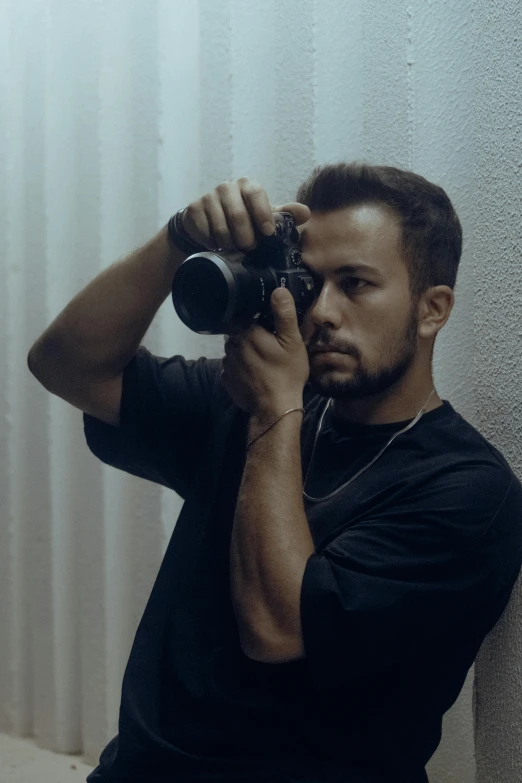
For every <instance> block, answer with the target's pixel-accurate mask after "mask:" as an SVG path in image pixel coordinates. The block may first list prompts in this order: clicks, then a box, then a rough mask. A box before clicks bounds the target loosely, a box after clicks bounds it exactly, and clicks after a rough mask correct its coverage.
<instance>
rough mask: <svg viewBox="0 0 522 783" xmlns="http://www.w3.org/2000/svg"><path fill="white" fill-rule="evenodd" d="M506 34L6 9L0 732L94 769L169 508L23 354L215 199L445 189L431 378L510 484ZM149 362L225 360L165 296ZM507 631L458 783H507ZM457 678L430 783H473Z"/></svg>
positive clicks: (512, 681) (464, 701) (400, 5)
mask: <svg viewBox="0 0 522 783" xmlns="http://www.w3.org/2000/svg"><path fill="white" fill-rule="evenodd" d="M520 23H521V9H520V4H519V0H502V1H498V0H497V1H496V2H491V1H490V0H476V2H473V3H472V2H471V0H462V2H459V3H458V4H457V3H455V2H450V1H449V0H438V1H437V0H430V1H428V2H426V0H415V2H406V0H387V2H386V3H383V2H379V0H366V2H363V0H349V1H348V2H347V1H346V0H322V1H321V0H286V1H285V2H284V3H281V2H276V1H275V0H248V2H246V0H244V1H243V0H221V2H219V3H217V2H214V0H200V1H199V2H197V0H194V2H186V1H184V0H175V1H170V0H132V1H131V0H110V2H109V0H98V2H97V3H87V2H83V1H82V0H70V2H69V3H67V4H59V3H47V2H45V1H44V0H25V2H23V3H20V2H15V0H3V2H0V64H1V66H2V67H0V117H1V118H2V122H0V172H1V176H0V271H1V275H2V280H3V281H4V285H2V286H0V329H1V333H2V334H3V335H4V336H5V339H4V340H2V341H0V366H1V367H3V368H5V372H4V373H2V374H1V375H0V404H1V416H0V628H1V629H2V633H1V634H0V730H2V731H5V732H10V733H14V734H19V735H21V736H24V735H34V736H35V737H36V738H37V740H38V742H40V743H41V744H42V745H44V746H46V747H49V748H52V749H55V750H58V751H61V752H68V753H82V754H84V755H85V758H86V759H87V760H88V761H89V762H90V763H92V764H93V765H94V764H96V763H97V759H98V755H99V753H100V751H101V749H102V748H103V747H104V745H105V744H106V742H107V741H108V740H109V739H110V738H111V737H112V736H113V735H114V734H115V733H116V732H117V716H118V707H119V698H120V692H121V680H122V676H123V671H124V667H125V665H126V662H127V658H128V654H129V651H130V647H131V644H132V641H133V638H134V633H135V631H136V628H137V625H138V622H139V619H140V617H141V614H142V611H143V608H144V606H145V603H146V601H147V598H148V595H149V593H150V590H151V588H152V585H153V582H154V580H155V577H156V574H157V571H158V568H159V564H160V562H161V558H162V555H163V552H164V551H165V548H166V545H167V542H168V540H169V538H170V535H171V533H172V529H173V527H174V524H175V521H176V518H177V515H178V513H179V508H180V500H179V498H178V497H177V496H176V495H175V494H174V493H172V492H167V491H166V490H164V489H162V488H159V487H157V486H154V485H152V484H150V483H148V482H145V481H142V480H141V479H137V478H133V477H130V476H126V475H124V474H122V473H119V472H117V471H115V470H113V469H111V468H108V467H106V466H104V465H102V464H101V463H100V462H99V461H98V460H96V458H95V457H94V456H93V455H92V454H90V452H88V450H87V448H86V445H85V443H84V440H83V430H82V420H81V412H80V411H77V410H76V409H74V408H71V406H69V405H67V404H66V403H64V402H63V401H62V400H60V399H58V398H56V397H52V396H51V395H49V394H48V393H47V392H46V391H45V389H43V388H42V387H41V386H40V385H39V384H38V383H37V382H36V381H35V380H34V379H32V378H31V376H29V373H28V370H27V366H26V356H27V352H28V350H29V347H30V346H31V344H32V343H33V342H34V340H35V339H36V338H37V337H38V336H39V335H40V334H41V332H42V331H43V330H44V328H45V327H46V326H47V325H48V324H49V323H50V322H51V320H53V319H54V317H55V316H56V315H57V314H58V313H59V312H60V311H61V310H62V309H63V307H64V306H65V305H66V304H67V302H68V301H70V299H71V298H72V297H73V296H74V294H75V293H76V292H78V291H79V290H80V289H81V288H83V287H84V286H85V285H86V284H87V283H88V282H89V281H90V280H91V279H92V278H93V277H94V276H95V275H96V274H97V272H98V271H99V270H100V269H102V268H105V267H107V266H108V265H109V264H110V263H112V262H113V261H114V260H116V259H117V258H121V257H123V256H124V255H125V254H127V253H128V252H129V251H130V250H132V249H133V248H135V247H136V246H137V245H139V244H141V243H143V242H145V241H146V240H147V239H148V238H149V237H150V236H152V235H153V233H155V232H156V231H157V230H158V229H159V228H160V227H161V226H162V225H164V223H165V222H166V221H167V219H168V218H169V217H170V215H171V214H173V212H174V211H176V210H177V209H178V208H179V207H181V206H183V205H184V204H187V203H189V202H190V201H191V200H193V199H195V198H197V197H199V196H200V195H202V194H203V193H204V192H206V191H208V190H210V189H212V188H214V187H215V186H216V185H217V184H218V183H219V182H221V181H224V180H227V179H236V178H238V177H240V176H244V175H246V176H251V177H253V178H256V179H258V180H260V181H261V183H263V185H264V187H265V189H266V190H267V192H268V194H269V197H270V200H271V202H272V203H274V204H275V203H281V201H286V200H289V199H293V197H294V194H295V190H296V188H297V186H298V184H299V183H300V182H301V180H302V179H303V178H304V177H305V176H307V175H308V174H309V172H310V170H311V168H312V167H313V166H314V165H316V164H318V163H326V162H330V161H335V160H341V159H353V158H364V159H366V160H368V161H370V162H372V163H389V164H392V165H398V166H402V167H407V168H411V169H413V170H414V171H416V172H418V173H420V174H422V175H424V176H426V177H428V178H429V179H432V180H433V181H435V182H437V183H438V184H440V185H442V186H443V187H444V188H445V189H446V191H447V192H448V194H449V196H450V198H451V199H452V200H453V202H454V205H455V207H456V209H457V212H458V214H459V216H460V218H461V221H462V224H463V228H464V235H465V241H464V253H463V257H462V261H461V266H460V270H459V276H458V280H457V286H456V289H455V295H456V299H455V306H454V309H453V312H452V315H451V318H450V320H449V322H448V324H447V325H446V326H445V328H444V329H443V330H442V332H441V334H440V336H439V337H438V340H437V343H436V349H435V356H434V372H435V381H436V384H437V388H438V391H439V394H440V396H441V397H443V398H445V399H449V400H450V401H451V402H452V404H453V406H454V407H455V408H456V409H457V410H459V412H460V413H462V415H463V416H464V417H465V418H466V419H468V420H469V421H470V422H471V423H472V424H474V425H475V426H477V427H478V428H479V429H481V430H482V431H483V432H484V434H485V435H486V436H487V437H488V438H489V439H490V440H491V441H492V442H493V443H494V444H495V445H497V446H498V448H500V449H501V451H502V452H503V453H504V454H505V456H506V457H507V458H508V460H509V461H510V462H511V464H512V466H513V468H514V469H518V471H519V472H522V464H521V463H522V455H521V452H520V446H519V443H520V429H521V424H520V421H521V417H520V404H519V400H520V397H521V379H520V369H519V368H520V364H521V363H520V353H521V352H520V348H519V345H520V337H521V336H522V332H521V330H520V326H519V322H520V318H519V316H518V309H517V306H518V305H519V302H520V301H521V298H520V287H521V284H520V214H521V209H520V207H521V204H520V193H521V190H520V171H521V167H522V158H521V155H520V113H521V112H520V95H521V90H520V87H521V84H520V81H521V80H520V55H519V50H520V42H519V40H517V36H519V34H520V29H521V24H520ZM144 343H145V344H146V345H147V346H148V347H149V348H150V349H151V350H153V351H154V352H156V353H158V354H161V355H164V356H168V355H172V354H174V353H182V354H184V355H186V356H187V357H189V358H191V357H198V356H201V355H207V356H220V355H222V338H221V337H219V336H216V337H202V336H200V335H195V334H194V333H192V332H190V330H188V329H187V328H186V327H185V326H184V325H183V324H181V322H180V321H179V320H178V319H177V317H176V315H175V313H174V311H173V308H172V304H171V302H170V301H169V300H167V301H166V302H165V303H164V305H163V306H162V308H160V312H159V313H158V316H157V318H156V319H155V320H154V322H153V324H152V326H151V328H150V330H149V332H148V333H147V336H146V338H145V340H144ZM520 619H521V618H520V611H519V609H518V605H516V604H514V605H513V606H512V607H510V613H509V614H506V616H505V617H504V618H503V622H502V624H499V627H498V628H497V629H495V633H494V634H492V635H491V638H489V639H488V640H487V643H486V644H485V645H484V647H483V651H481V657H480V658H479V659H478V660H477V664H476V668H477V672H478V673H479V676H478V677H477V682H476V690H475V696H476V728H477V736H478V744H479V746H478V751H477V770H476V773H477V776H476V783H497V782H498V783H513V782H514V781H515V780H518V779H522V762H521V759H520V755H519V754H520V746H521V743H520V742H519V733H520V731H519V729H520V726H521V725H522V715H521V714H520V704H522V698H521V696H522V694H520V691H519V689H520V659H519V658H518V657H517V654H518V647H519V646H520V645H518V646H517V644H516V630H517V628H518V629H520V626H521V622H520ZM517 621H518V622H517ZM517 667H518V669H517ZM473 674H474V668H472V669H471V670H470V674H469V677H468V681H467V683H466V685H465V687H464V689H463V692H462V694H461V696H460V697H459V699H458V701H457V702H456V704H455V705H454V707H453V708H452V709H451V710H450V711H449V712H448V713H447V715H446V716H445V719H444V726H443V729H444V731H443V738H442V742H441V745H440V747H439V749H438V751H437V752H436V754H435V755H434V757H433V759H432V760H431V761H430V764H429V766H428V772H429V775H430V783H457V782H458V783H474V781H475V759H474V751H473V721H472V704H471V696H472V683H473ZM517 674H518V677H517ZM497 727H498V734H497V733H496V731H497Z"/></svg>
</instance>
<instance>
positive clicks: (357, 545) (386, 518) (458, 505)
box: [301, 470, 522, 689]
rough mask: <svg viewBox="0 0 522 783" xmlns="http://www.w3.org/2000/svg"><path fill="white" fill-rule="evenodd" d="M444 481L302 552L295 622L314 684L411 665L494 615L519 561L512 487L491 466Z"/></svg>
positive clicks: (520, 532) (463, 639)
mask: <svg viewBox="0 0 522 783" xmlns="http://www.w3.org/2000/svg"><path fill="white" fill-rule="evenodd" d="M451 482H452V486H451V487H449V486H447V485H446V487H445V489H446V493H444V489H443V487H441V486H440V485H437V483H436V482H434V486H433V487H432V488H431V490H430V491H428V490H426V491H425V493H424V494H423V496H422V499H421V498H418V499H417V500H418V501H420V500H421V503H419V502H415V499H414V498H412V499H411V501H410V502H409V503H408V502H404V503H403V504H402V505H401V504H398V505H397V507H396V508H395V509H391V508H388V511H387V512H384V511H383V512H382V514H378V515H376V516H374V517H372V518H367V519H360V520H358V521H357V523H356V524H354V525H353V526H351V527H348V528H347V529H345V530H344V531H343V532H342V533H341V534H340V535H339V536H338V537H336V538H335V539H334V540H333V541H331V542H330V543H329V544H328V545H327V546H326V547H325V548H324V549H323V550H322V551H320V552H315V553H313V554H312V555H311V556H310V557H309V559H308V561H307V564H306V568H305V572H304V576H303V582H302V589H301V623H302V632H303V642H304V647H305V651H306V658H305V660H306V662H307V666H308V667H309V670H310V674H311V677H312V680H313V682H314V684H315V685H316V686H317V687H320V688H326V689H329V688H336V687H339V686H340V685H342V684H343V683H349V682H350V681H352V682H355V681H360V680H362V679H364V678H366V677H368V678H371V677H373V676H376V675H378V674H383V673H385V672H386V671H387V670H389V669H391V668H392V667H394V666H397V665H399V664H407V663H408V662H409V661H411V662H414V661H416V662H417V664H418V662H419V660H422V656H423V655H424V656H425V655H426V654H427V652H428V651H431V653H433V650H434V649H435V648H436V646H437V645H443V647H442V649H446V648H447V645H448V644H449V645H458V644H462V645H466V644H469V640H470V639H472V638H473V641H475V639H476V638H477V636H478V637H480V636H482V637H484V636H485V635H486V633H487V632H488V631H489V630H490V629H491V627H492V626H493V625H494V623H495V622H496V620H498V618H499V616H500V614H501V612H502V610H503V608H504V607H505V605H506V603H507V600H508V598H509V595H510V593H511V590H512V588H513V586H514V584H515V582H516V578H517V575H518V573H519V572H520V566H521V562H522V492H521V485H520V483H519V482H518V481H517V480H516V478H513V480H512V481H511V482H510V480H509V476H506V475H505V474H503V473H502V472H501V471H500V470H499V471H496V470H493V471H492V472H491V474H490V475H489V477H487V478H485V479H483V480H482V481H481V478H480V475H478V476H477V475H476V474H475V476H474V478H471V477H470V476H469V475H467V474H466V473H465V472H463V474H462V476H461V477H460V478H455V476H452V478H451Z"/></svg>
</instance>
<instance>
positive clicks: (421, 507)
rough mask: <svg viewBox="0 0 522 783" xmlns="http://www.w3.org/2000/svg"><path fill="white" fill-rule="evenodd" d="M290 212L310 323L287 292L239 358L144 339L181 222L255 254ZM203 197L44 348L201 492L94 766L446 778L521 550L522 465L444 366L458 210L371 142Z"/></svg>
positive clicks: (92, 288)
mask: <svg viewBox="0 0 522 783" xmlns="http://www.w3.org/2000/svg"><path fill="white" fill-rule="evenodd" d="M277 211H290V212H292V214H293V216H294V218H295V221H296V224H297V225H298V226H299V232H300V245H301V250H302V255H303V262H304V264H305V265H306V266H307V267H308V269H309V271H310V274H311V275H312V276H313V278H314V282H315V286H316V288H314V293H315V297H314V301H313V303H312V304H311V306H310V307H309V309H308V310H307V312H306V314H305V316H304V319H303V321H302V323H301V325H300V326H298V322H297V317H296V310H295V305H294V303H293V298H292V296H291V295H290V294H289V292H288V291H283V290H281V289H278V290H276V291H274V292H273V293H272V297H271V307H272V311H273V316H274V324H275V330H274V332H273V333H271V332H269V331H268V330H266V329H263V328H262V327H261V326H258V325H254V326H251V327H249V328H246V329H244V330H242V331H240V332H236V333H235V334H233V335H231V336H229V337H228V339H227V341H226V347H225V354H226V355H225V357H224V359H223V360H214V359H206V358H204V357H201V358H199V359H197V360H186V359H184V358H183V357H181V356H179V355H176V356H172V357H170V358H161V357H155V356H152V355H151V354H150V352H149V351H148V350H147V349H146V348H145V347H144V346H140V341H141V339H142V338H143V335H144V333H145V331H146V329H147V328H148V326H149V325H150V322H151V321H152V318H153V317H154V314H155V312H156V311H157V309H158V307H159V306H160V304H161V303H162V302H163V301H164V299H165V298H166V296H167V295H168V294H169V293H170V287H171V284H172V274H173V270H174V271H175V270H176V269H177V268H178V267H179V265H180V263H181V262H182V260H183V259H184V257H186V255H187V253H183V252H182V251H181V250H177V249H176V239H179V236H180V235H182V234H185V236H189V237H190V238H191V239H192V240H193V241H195V242H197V243H200V244H202V245H204V246H205V247H209V248H210V247H212V248H217V247H219V248H222V249H226V248H229V249H238V248H239V249H242V250H244V251H248V250H249V249H252V248H253V247H254V246H255V243H256V237H255V232H254V227H257V228H258V229H259V230H263V225H264V223H265V222H266V221H268V223H269V226H268V228H267V229H266V233H267V234H269V233H273V230H274V223H273V212H277ZM182 217H183V220H182V228H181V234H176V232H171V234H170V238H171V240H172V242H171V244H170V246H169V240H168V236H169V234H168V232H167V230H166V228H165V229H164V230H163V231H162V232H160V234H159V235H158V236H157V237H155V238H154V239H153V240H151V242H150V243H148V244H147V245H146V246H145V247H144V248H140V249H139V250H138V251H135V253H134V254H131V256H130V257H129V258H128V259H126V260H124V261H123V262H119V263H118V264H116V265H113V267H111V268H109V269H108V270H106V271H104V272H102V273H101V274H100V275H98V277H97V278H95V280H94V281H92V282H91V283H90V284H89V285H88V286H87V287H86V288H85V289H84V291H82V292H80V294H79V295H78V296H77V297H76V298H75V299H74V300H73V301H72V302H71V303H70V304H69V305H68V307H67V308H65V310H64V311H63V312H62V313H61V314H60V315H59V316H58V318H57V319H56V320H55V322H53V324H51V326H50V327H49V328H48V330H47V332H45V333H44V334H43V335H42V337H41V338H40V340H39V341H37V343H36V344H35V346H34V347H33V349H32V352H31V354H30V357H29V363H30V365H31V368H32V370H33V372H35V374H36V375H37V377H38V378H39V379H40V380H41V382H42V383H44V385H46V388H48V389H49V390H50V391H52V392H53V393H55V394H58V395H59V396H61V397H63V398H64V399H68V400H69V402H71V404H73V405H76V406H77V407H79V408H80V409H81V410H83V411H84V412H85V416H84V422H85V434H86V437H87V442H88V444H89V447H90V448H91V450H92V451H93V453H94V454H95V455H97V456H98V457H99V458H100V459H101V460H103V461H104V462H105V463H107V464H109V465H113V466H115V467H117V468H120V469H122V470H125V471H127V472H129V473H132V474H133V475H136V476H140V477H142V478H145V479H148V480H151V481H154V482H157V483H159V484H162V485H164V486H167V487H169V488H171V489H174V490H175V491H176V492H177V493H178V494H179V495H181V497H182V498H184V500H185V504H184V506H183V508H182V511H181V514H180V517H179V519H178V521H177V524H176V527H175V530H174V533H173V536H172V538H171V541H170V543H169V546H168V548H167V551H166V553H165V557H164V559H163V563H162V565H161V568H160V571H159V574H158V577H157V579H156V582H155V584H154V588H153V590H152V593H151V596H150V598H149V601H148V603H147V607H146V609H145V612H144V615H143V618H142V620H141V622H140V625H139V627H138V630H137V633H136V638H135V641H134V645H133V647H132V651H131V654H130V658H129V662H128V665H127V669H126V671H125V676H124V680H123V687H122V702H121V709H120V721H119V734H118V735H117V736H116V737H115V738H114V739H113V740H111V742H110V743H109V744H108V746H107V747H106V748H105V750H104V751H103V753H102V755H101V757H100V765H99V766H98V767H97V768H96V770H94V772H93V773H92V774H91V775H90V776H89V778H88V783H101V782H102V781H103V782H104V783H116V781H118V782H119V781H136V783H160V782H161V783H163V782H164V781H165V782H166V781H175V780H179V781H203V780H205V781H206V780H215V781H233V780H236V781H244V782H245V783H246V782H247V781H253V780H259V781H266V783H268V781H282V782H283V781H285V782H288V783H289V782H290V781H296V782H297V781H300V782H301V781H302V782H303V783H304V781H307V782H309V783H312V781H313V782H314V783H327V781H328V782H329V781H346V783H348V782H349V783H378V782H380V783H384V781H386V783H391V781H400V783H419V782H420V781H427V776H426V773H425V765H426V763H427V761H428V760H429V759H430V757H431V756H432V755H433V753H434V752H435V750H436V748H437V746H438V744H439V742H440V736H441V726H442V717H443V715H444V713H445V712H446V711H447V710H448V709H449V708H450V707H451V705H452V704H453V703H454V702H455V700H456V699H457V697H458V694H459V693H460V691H461V689H462V686H463V683H464V681H465V678H466V674H467V672H468V670H469V668H470V666H471V665H472V663H473V661H474V659H475V657H476V654H477V652H478V650H479V648H480V645H481V643H482V641H483V639H484V637H485V636H486V635H487V634H488V633H489V631H490V630H491V629H492V628H493V627H494V625H495V624H496V622H497V621H498V619H499V618H500V616H501V614H502V612H503V611H504V609H505V607H506V604H507V602H508V600H509V597H510V594H511V591H512V588H513V586H514V583H515V581H516V579H517V576H518V573H519V571H520V567H521V564H522V535H521V518H522V486H521V484H520V482H519V481H518V479H517V478H516V477H515V475H514V474H513V472H512V470H511V469H510V467H509V465H508V464H507V462H506V460H505V459H504V458H503V456H502V455H501V454H500V452H499V451H498V450H497V449H495V447H494V446H492V445H491V444H490V443H488V442H487V441H486V440H485V439H484V438H483V436H482V435H480V433H479V432H478V431H477V430H475V429H474V428H473V427H472V426H471V425H470V424H469V423H468V422H466V421H465V420H464V419H463V418H462V417H461V416H460V414H458V413H457V412H456V411H455V410H454V408H453V407H452V406H451V404H450V403H449V402H448V401H447V400H441V399H440V397H439V396H438V394H437V392H436V390H435V387H434V384H433V378H432V371H431V359H432V355H433V347H434V341H435V338H436V336H437V334H438V332H439V331H440V329H441V328H442V327H443V326H444V325H445V323H446V321H447V320H448V318H449V315H450V313H451V309H452V307H453V302H454V294H453V288H454V286H455V281H456V276H457V269H458V263H459V259H460V253H461V245H462V231H461V227H460V222H459V220H458V217H457V216H456V214H455V212H454V210H453V207H452V205H451V202H450V200H449V199H448V197H447V195H446V194H445V193H444V191H443V190H442V189H441V188H440V187H438V186H436V185H433V184H432V183H429V182H427V181H426V180H425V179H424V178H422V177H420V176H418V175H416V174H413V173H412V172H406V171H401V170H399V169H396V168H392V167H377V166H368V165H365V164H355V163H354V164H332V165H328V166H323V167H318V168H317V169H315V170H314V172H313V173H312V175H311V176H310V178H309V179H308V180H307V181H306V182H305V183H303V185H302V186H301V187H300V188H299V190H298V193H297V196H296V202H292V203H290V204H286V205H283V206H281V207H273V208H272V207H271V206H270V204H269V201H268V197H267V195H266V193H265V192H264V190H263V189H262V187H261V186H260V185H258V184H257V183H255V182H253V181H252V180H249V179H248V178H241V179H240V180H238V181H237V182H233V183H223V184H222V185H220V186H218V187H217V188H216V189H215V190H214V191H212V192H211V193H209V194H206V195H205V196H204V197H202V198H201V199H199V200H198V201H197V202H194V203H193V204H191V205H190V206H189V207H188V208H187V209H186V210H185V211H184V213H183V215H182ZM182 245H183V242H182V240H180V247H181V246H182ZM94 305H95V310H96V322H94V319H93V318H92V312H93V310H94ZM78 346H81V353H80V355H78V350H77V348H78ZM326 349H330V350H326ZM82 363H83V366H82V367H81V369H78V368H79V367H80V364H82ZM65 369H67V371H68V373H64V370H65ZM64 377H68V380H67V381H64ZM64 383H66V384H67V386H64Z"/></svg>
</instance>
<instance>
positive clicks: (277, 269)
mask: <svg viewBox="0 0 522 783" xmlns="http://www.w3.org/2000/svg"><path fill="white" fill-rule="evenodd" d="M274 218H275V226H276V231H275V234H273V235H272V236H266V235H264V234H261V232H259V231H257V229H256V237H257V240H258V244H257V247H255V248H254V250H250V251H248V252H245V253H243V252H241V251H232V252H224V251H222V250H215V251H214V250H209V251H208V252H207V251H203V252H200V253H195V254H193V255H191V256H189V257H188V258H186V259H185V261H184V262H183V263H182V264H181V266H180V268H179V269H178V271H177V272H176V274H175V275H174V279H173V282H172V301H173V302H174V309H175V310H176V312H177V314H178V315H179V317H180V319H181V320H182V321H183V323H184V324H185V325H186V326H188V327H189V329H192V331H193V332H198V334H230V333H231V332H232V331H236V330H237V329H239V330H241V329H245V328H248V327H249V326H251V325H252V324H259V325H260V326H264V327H265V329H268V330H269V331H270V332H273V331H274V322H273V315H272V310H271V307H270V297H271V295H272V291H273V290H274V289H275V288H279V287H281V288H288V290H289V291H290V293H291V294H292V296H293V297H294V301H295V306H296V312H297V320H298V323H299V325H301V322H302V320H303V316H304V314H305V312H306V310H307V309H308V308H309V307H310V305H311V304H312V302H313V299H314V293H313V290H314V281H313V279H312V277H311V276H310V273H309V271H308V270H307V269H305V268H304V267H302V266H301V260H302V259H301V252H300V250H299V232H298V230H297V228H296V226H295V223H294V218H293V216H292V215H291V214H290V212H277V213H275V214H274Z"/></svg>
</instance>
